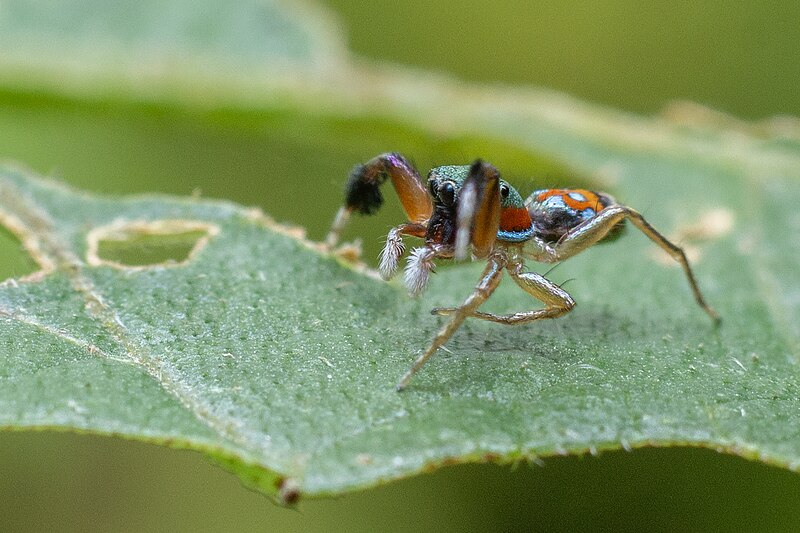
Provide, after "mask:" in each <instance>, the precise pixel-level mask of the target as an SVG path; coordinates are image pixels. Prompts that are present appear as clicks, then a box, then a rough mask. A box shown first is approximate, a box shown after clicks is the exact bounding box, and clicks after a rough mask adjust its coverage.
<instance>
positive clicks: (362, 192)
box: [325, 153, 433, 248]
mask: <svg viewBox="0 0 800 533" xmlns="http://www.w3.org/2000/svg"><path fill="white" fill-rule="evenodd" d="M387 179H391V180H392V185H393V186H394V189H395V192H397V196H398V197H399V198H400V203H402V204H403V209H404V210H405V212H406V215H407V216H408V220H409V221H410V222H412V223H413V224H424V223H425V222H426V221H427V220H428V219H429V218H430V216H431V211H432V209H433V206H432V205H431V200H430V197H429V196H428V191H427V189H426V188H425V185H424V184H423V182H422V178H420V175H419V173H418V172H417V170H416V169H415V168H414V166H413V165H412V164H411V163H409V162H408V161H407V160H406V159H405V158H404V157H403V156H401V155H400V154H396V153H390V154H382V155H379V156H378V157H375V158H373V159H371V160H370V161H368V162H367V163H366V164H364V165H358V166H356V167H355V168H354V169H353V170H352V172H351V173H350V179H349V180H348V181H347V186H346V188H345V202H344V205H343V206H342V207H341V208H339V211H338V212H337V213H336V217H335V218H334V221H333V224H332V225H331V229H330V231H328V235H327V237H326V238H325V245H326V246H327V247H328V248H333V247H334V246H336V244H337V243H338V242H339V237H340V235H341V234H342V231H343V230H344V227H345V226H346V225H347V221H348V220H349V219H350V215H351V214H352V213H353V212H356V213H360V214H362V215H371V214H373V213H375V212H376V211H377V210H378V209H379V208H380V207H381V205H382V204H383V196H382V195H381V191H380V186H381V185H383V183H384V182H385V181H386V180H387Z"/></svg>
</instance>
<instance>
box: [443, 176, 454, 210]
mask: <svg viewBox="0 0 800 533" xmlns="http://www.w3.org/2000/svg"><path fill="white" fill-rule="evenodd" d="M439 201H441V202H442V204H443V205H444V206H445V207H452V206H453V204H454V203H455V201H456V188H455V186H454V185H453V183H452V182H450V181H445V182H444V183H442V184H441V185H439Z"/></svg>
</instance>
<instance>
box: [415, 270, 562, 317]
mask: <svg viewBox="0 0 800 533" xmlns="http://www.w3.org/2000/svg"><path fill="white" fill-rule="evenodd" d="M523 268H524V266H523V264H522V263H512V264H511V265H509V266H508V273H509V275H511V279H513V280H514V281H515V282H516V283H517V285H519V286H520V287H521V288H522V290H524V291H525V292H527V293H528V294H530V295H531V296H533V297H534V298H536V299H537V300H540V301H541V302H542V303H543V304H544V305H545V307H544V309H534V310H532V311H523V312H520V313H514V314H512V315H495V314H493V313H483V312H480V311H475V312H473V313H472V315H470V316H474V317H475V318H480V319H481V320H488V321H489V322H498V323H500V324H525V323H527V322H533V321H534V320H540V319H543V318H558V317H560V316H562V315H564V314H566V313H568V312H570V311H571V310H572V308H573V307H575V300H573V299H572V297H571V296H570V295H569V293H567V291H565V290H564V289H562V288H561V287H559V286H558V285H556V284H555V283H553V282H552V281H550V280H549V279H547V278H545V277H544V276H542V275H540V274H537V273H536V272H525V271H524V270H523ZM456 310H457V309H456V308H452V307H444V308H441V307H440V308H436V309H433V310H432V311H431V313H433V314H435V315H451V314H453V313H454V312H455V311H456Z"/></svg>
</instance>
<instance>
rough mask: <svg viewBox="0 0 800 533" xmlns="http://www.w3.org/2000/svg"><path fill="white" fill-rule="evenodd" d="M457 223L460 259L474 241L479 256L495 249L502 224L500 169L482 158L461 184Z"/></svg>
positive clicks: (456, 248)
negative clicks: (498, 231)
mask: <svg viewBox="0 0 800 533" xmlns="http://www.w3.org/2000/svg"><path fill="white" fill-rule="evenodd" d="M456 224H457V229H456V242H455V258H456V259H465V258H466V257H467V252H468V249H469V245H470V244H472V252H473V254H474V255H475V256H476V257H486V256H487V255H488V254H489V252H491V251H492V248H493V246H494V243H495V240H496V239H497V230H498V228H499V227H500V173H499V172H498V171H497V169H496V168H494V167H493V166H492V165H490V164H488V163H484V162H483V161H481V160H480V159H478V160H477V161H475V162H474V163H473V164H472V166H471V167H470V169H469V174H468V175H467V179H465V180H464V184H463V185H462V186H461V191H460V193H459V200H458V209H457V222H456Z"/></svg>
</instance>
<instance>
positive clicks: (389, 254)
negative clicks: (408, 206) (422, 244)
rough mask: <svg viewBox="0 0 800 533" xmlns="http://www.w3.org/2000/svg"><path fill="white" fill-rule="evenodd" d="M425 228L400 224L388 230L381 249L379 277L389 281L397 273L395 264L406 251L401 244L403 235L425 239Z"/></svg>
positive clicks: (417, 225) (420, 225) (418, 225)
mask: <svg viewBox="0 0 800 533" xmlns="http://www.w3.org/2000/svg"><path fill="white" fill-rule="evenodd" d="M426 230H427V228H426V227H425V226H423V225H422V224H400V225H399V226H396V227H394V228H392V229H391V230H389V234H388V235H387V236H386V244H385V245H384V247H383V250H382V251H381V255H380V263H379V267H378V270H379V272H380V273H381V277H382V278H383V279H385V280H387V281H388V280H390V279H391V278H392V276H394V273H395V272H396V271H397V264H398V262H399V260H400V256H401V255H403V252H405V250H406V245H405V244H404V243H403V237H402V236H403V235H411V236H413V237H419V238H421V239H424V238H425V231H426Z"/></svg>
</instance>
